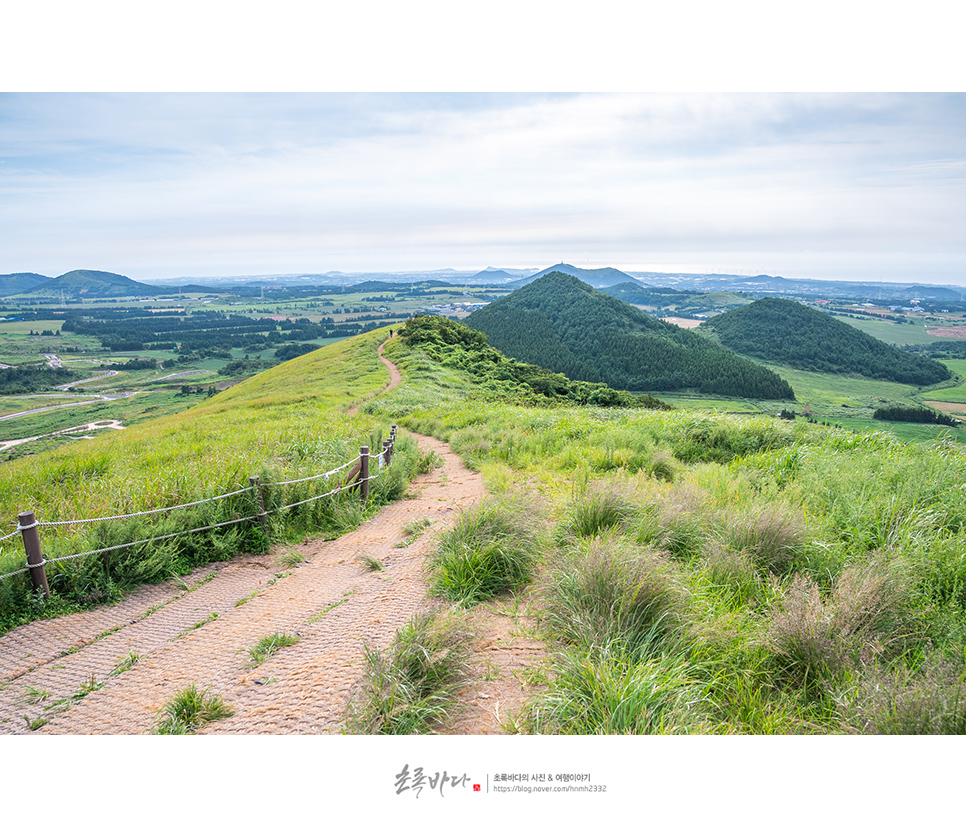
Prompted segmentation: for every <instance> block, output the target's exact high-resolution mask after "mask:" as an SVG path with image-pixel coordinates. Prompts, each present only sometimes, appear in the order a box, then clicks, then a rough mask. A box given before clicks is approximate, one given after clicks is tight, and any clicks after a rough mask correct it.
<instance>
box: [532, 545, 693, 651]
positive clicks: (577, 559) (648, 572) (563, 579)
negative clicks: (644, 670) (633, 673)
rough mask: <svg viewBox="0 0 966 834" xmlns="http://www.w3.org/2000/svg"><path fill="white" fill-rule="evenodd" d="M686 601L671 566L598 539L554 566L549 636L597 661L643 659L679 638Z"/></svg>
mask: <svg viewBox="0 0 966 834" xmlns="http://www.w3.org/2000/svg"><path fill="white" fill-rule="evenodd" d="M683 613H684V597H683V594H682V592H681V589H680V588H679V585H678V582H677V581H676V578H675V574H674V571H673V569H672V567H671V565H670V564H669V563H668V562H667V560H666V559H665V558H663V557H661V556H660V555H659V554H657V553H655V552H654V551H651V550H648V549H645V548H641V547H635V546H634V545H630V544H629V543H627V542H626V541H622V540H620V539H608V540H601V539H595V540H593V541H591V542H589V543H586V544H584V545H583V546H579V547H575V548H573V549H572V550H569V551H564V552H562V553H560V554H558V556H557V557H556V559H555V560H554V562H553V564H552V566H551V568H550V572H549V577H548V581H547V583H546V590H545V613H544V622H545V626H546V628H547V631H548V633H549V635H550V636H551V637H552V638H554V639H557V640H560V641H562V642H564V643H568V644H571V645H574V646H577V647H579V648H580V649H582V650H583V651H586V652H588V653H590V654H595V655H608V654H610V655H632V656H640V655H642V654H646V653H647V652H648V651H651V650H654V649H659V648H660V647H662V646H664V645H666V644H667V643H668V642H670V641H673V640H674V639H676V638H679V637H680V636H681V634H682V630H683V629H682V626H683V624H684V616H683Z"/></svg>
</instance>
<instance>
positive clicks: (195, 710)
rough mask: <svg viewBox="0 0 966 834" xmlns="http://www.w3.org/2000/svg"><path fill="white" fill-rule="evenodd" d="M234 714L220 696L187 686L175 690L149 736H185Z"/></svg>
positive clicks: (206, 690)
mask: <svg viewBox="0 0 966 834" xmlns="http://www.w3.org/2000/svg"><path fill="white" fill-rule="evenodd" d="M234 714H235V711H234V710H233V709H232V708H231V707H230V706H228V705H227V704H226V703H225V701H224V699H223V698H222V697H221V696H220V695H213V694H211V693H210V692H209V690H208V689H204V690H199V689H198V687H197V686H196V685H195V684H194V683H190V684H188V685H187V686H186V687H185V688H184V689H180V690H178V692H176V693H175V695H174V697H173V698H172V699H171V700H170V701H168V702H167V703H166V704H165V705H164V706H163V707H162V708H161V709H160V710H159V711H158V721H157V723H156V724H155V727H154V731H153V733H154V735H159V736H173V735H189V734H192V733H195V732H197V731H198V730H200V729H201V728H202V727H204V726H205V725H206V724H209V723H211V722H212V721H218V720H219V719H222V718H228V717H229V716H232V715H234Z"/></svg>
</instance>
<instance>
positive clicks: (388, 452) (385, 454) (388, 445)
mask: <svg viewBox="0 0 966 834" xmlns="http://www.w3.org/2000/svg"><path fill="white" fill-rule="evenodd" d="M382 459H383V462H384V463H385V464H386V466H389V461H391V460H392V441H391V440H383V441H382Z"/></svg>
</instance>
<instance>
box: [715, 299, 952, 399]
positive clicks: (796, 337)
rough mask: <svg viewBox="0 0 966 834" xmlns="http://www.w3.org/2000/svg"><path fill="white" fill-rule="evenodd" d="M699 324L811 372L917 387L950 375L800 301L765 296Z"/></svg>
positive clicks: (739, 348)
mask: <svg viewBox="0 0 966 834" xmlns="http://www.w3.org/2000/svg"><path fill="white" fill-rule="evenodd" d="M701 329H702V330H705V329H708V330H711V331H712V332H714V333H715V334H717V336H718V338H719V339H720V340H721V344H723V345H725V346H726V347H729V348H731V349H732V350H734V351H736V352H738V353H742V354H744V355H746V356H752V357H755V358H756V359H762V360H764V361H766V362H775V363H777V364H781V365H790V366H791V367H793V368H801V369H802V370H807V371H818V372H820V373H833V374H859V375H861V376H866V377H870V378H871V379H883V380H889V381H891V382H901V383H904V384H906V385H919V386H924V385H934V384H935V383H937V382H942V381H943V380H946V379H950V378H951V377H952V371H950V370H949V368H947V367H946V366H945V365H943V364H942V363H941V362H936V361H935V360H933V359H927V358H925V357H923V356H918V355H916V354H914V353H909V352H907V351H903V350H899V349H898V348H894V347H892V345H887V344H886V343H885V342H882V341H880V340H879V339H876V338H874V337H872V336H870V335H868V334H867V333H864V332H862V331H861V330H859V329H857V328H855V327H852V326H851V325H849V324H846V323H845V322H843V321H841V320H839V319H835V318H832V317H831V316H830V315H828V314H827V313H824V312H822V311H821V310H816V309H815V308H814V307H809V306H807V305H805V304H799V303H798V302H797V301H786V300H785V299H781V298H762V299H760V300H759V301H755V302H754V303H752V304H749V305H747V306H745V307H739V308H738V309H736V310H731V311H729V312H727V313H722V314H721V315H720V316H715V317H714V318H712V319H709V320H708V321H707V322H705V323H704V324H702V325H701Z"/></svg>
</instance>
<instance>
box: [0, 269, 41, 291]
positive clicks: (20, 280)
mask: <svg viewBox="0 0 966 834" xmlns="http://www.w3.org/2000/svg"><path fill="white" fill-rule="evenodd" d="M49 280H50V278H49V277H48V276H46V275H38V274H37V273H36V272H11V273H10V274H9V275H0V297H2V296H5V295H15V294H16V293H18V292H29V291H30V290H31V289H33V288H34V287H36V286H39V285H40V284H43V283H44V282H45V281H49Z"/></svg>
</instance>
